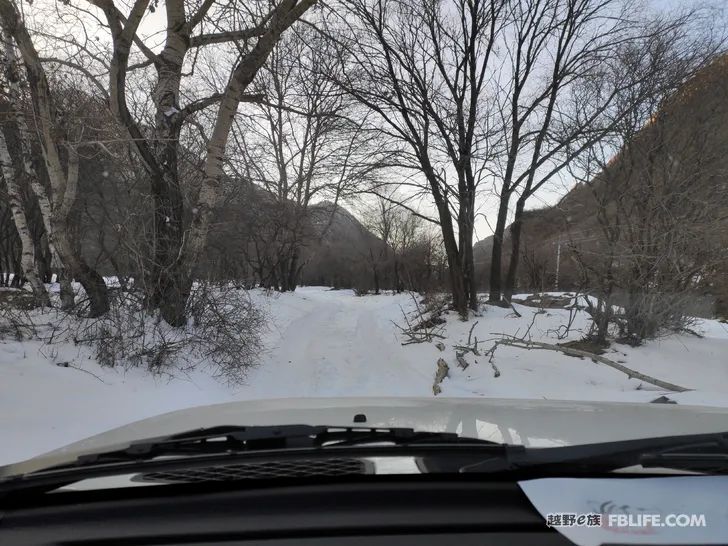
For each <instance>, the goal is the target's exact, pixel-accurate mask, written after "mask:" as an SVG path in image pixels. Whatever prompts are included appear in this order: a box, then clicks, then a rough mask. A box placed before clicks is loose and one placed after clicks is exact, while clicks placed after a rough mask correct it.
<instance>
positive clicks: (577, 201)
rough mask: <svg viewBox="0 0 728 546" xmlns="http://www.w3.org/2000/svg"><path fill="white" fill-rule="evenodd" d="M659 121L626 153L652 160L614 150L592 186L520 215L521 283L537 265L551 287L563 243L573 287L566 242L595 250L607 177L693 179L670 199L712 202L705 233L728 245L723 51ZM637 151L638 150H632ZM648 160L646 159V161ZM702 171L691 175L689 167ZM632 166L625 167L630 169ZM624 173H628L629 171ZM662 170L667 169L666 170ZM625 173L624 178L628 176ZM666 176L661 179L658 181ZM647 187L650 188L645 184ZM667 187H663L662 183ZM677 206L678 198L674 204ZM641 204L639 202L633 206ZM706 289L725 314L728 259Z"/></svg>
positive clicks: (727, 59) (562, 263) (482, 249)
mask: <svg viewBox="0 0 728 546" xmlns="http://www.w3.org/2000/svg"><path fill="white" fill-rule="evenodd" d="M658 115H659V116H660V121H661V123H660V124H659V126H658V125H657V124H652V123H651V124H649V125H647V126H646V127H644V128H643V129H642V130H641V131H640V132H639V133H638V135H637V136H636V137H635V139H634V140H633V142H632V147H631V149H632V152H631V153H632V154H633V155H632V156H630V157H635V155H636V154H640V155H639V157H644V158H648V159H649V160H650V161H652V163H653V165H657V166H658V168H655V167H652V170H648V166H646V165H643V164H640V165H639V166H638V167H637V168H636V169H635V168H634V167H629V165H628V166H627V167H625V166H624V164H625V163H626V161H627V160H626V159H624V158H623V157H622V156H621V154H618V155H617V156H615V158H614V159H613V160H612V161H611V162H610V164H609V166H608V167H607V169H608V174H609V177H607V176H606V175H604V176H603V175H599V176H598V177H596V178H595V179H594V180H593V181H592V182H591V187H589V186H586V185H584V184H578V185H576V186H575V187H574V188H572V189H571V191H569V192H568V193H567V194H566V195H565V196H564V197H563V198H562V199H561V200H560V201H559V203H558V204H556V205H554V206H552V207H546V208H542V209H538V210H531V211H528V212H527V213H526V215H525V217H524V222H523V231H522V241H523V242H522V253H523V254H522V256H524V257H527V258H528V259H530V263H529V260H526V263H524V260H523V259H522V260H521V268H520V275H519V283H520V285H521V286H528V285H529V284H531V283H532V279H530V278H529V273H533V271H534V269H535V268H540V269H541V271H542V272H543V276H544V277H545V279H546V285H552V283H553V281H554V278H555V274H556V254H557V253H556V249H557V247H558V246H559V242H561V245H560V246H561V250H562V252H561V255H560V258H561V259H560V260H559V277H560V281H561V282H560V284H561V286H568V285H569V284H572V285H576V284H577V283H578V282H579V280H578V279H579V271H578V267H577V264H576V262H575V261H574V258H573V256H571V254H570V253H569V252H568V249H567V245H566V242H569V241H570V242H573V243H574V244H577V245H579V246H580V247H581V248H582V249H583V252H585V254H586V255H593V256H598V255H599V253H600V250H599V245H600V241H601V240H602V238H603V234H601V232H600V228H599V225H598V223H597V218H596V211H597V205H596V201H595V197H594V195H595V193H599V192H600V185H602V184H606V183H607V182H606V180H607V179H608V178H609V179H611V180H618V181H622V180H624V181H626V182H620V183H629V184H630V188H631V189H634V188H635V185H637V186H636V187H637V188H640V187H641V186H640V185H644V187H643V188H642V190H641V191H644V192H645V195H649V194H650V192H653V191H663V192H664V191H668V192H671V191H673V190H671V189H669V188H670V187H669V186H667V184H671V183H672V182H670V181H671V180H676V181H677V183H680V184H683V185H685V184H686V182H685V181H686V180H688V181H692V182H691V186H690V189H689V191H688V192H687V193H689V194H690V195H689V196H688V195H684V192H685V189H684V188H681V189H680V190H679V192H680V193H678V194H676V196H675V197H676V199H678V200H679V199H686V198H688V197H689V198H690V199H692V200H697V201H699V200H703V201H705V202H706V203H710V205H711V207H715V206H716V205H718V206H719V207H724V210H725V215H724V221H723V224H722V226H717V225H715V224H711V226H712V228H711V230H712V231H711V233H705V234H704V235H703V236H704V237H712V238H716V237H717V238H721V240H722V241H723V245H724V247H725V248H728V222H726V221H725V218H728V153H726V151H727V150H728V55H727V56H723V57H721V58H719V59H717V60H716V61H714V62H713V63H711V64H710V65H708V66H707V67H705V68H704V69H702V70H701V71H699V72H698V73H697V74H696V75H695V76H694V77H693V78H691V79H690V80H689V81H688V82H686V83H685V84H684V85H683V86H682V88H681V89H680V90H679V91H678V92H677V93H675V95H674V96H672V97H671V98H670V99H668V100H667V101H665V103H664V104H663V105H662V108H661V110H660V112H659V114H658ZM635 150H636V151H635ZM645 162H646V160H645ZM698 168H699V169H700V171H699V172H700V173H703V174H702V175H701V176H695V169H698ZM630 169H631V170H630ZM627 173H629V174H627ZM665 173H667V174H665ZM626 176H629V177H630V178H629V179H628V180H627V179H626V178H624V177H626ZM663 180H664V181H663ZM650 185H651V186H650ZM666 188H667V189H666ZM675 206H676V207H678V210H679V206H680V205H679V202H677V203H676V204H675ZM637 208H639V207H637ZM508 234H509V230H508V229H507V230H506V241H505V243H504V270H505V267H506V266H507V259H508V254H509V252H510V238H509V236H508ZM492 244H493V243H492V237H490V238H487V239H484V240H482V241H479V242H478V243H476V244H475V245H474V252H475V261H476V265H479V266H480V267H481V268H486V271H487V268H488V267H489V264H490V251H491V249H492ZM705 281H706V287H709V289H710V290H711V292H712V293H713V294H714V295H715V296H716V298H717V302H718V305H719V307H720V306H723V308H724V311H723V312H724V313H726V314H728V263H723V265H722V266H720V267H719V268H718V270H716V272H715V277H714V278H711V279H705Z"/></svg>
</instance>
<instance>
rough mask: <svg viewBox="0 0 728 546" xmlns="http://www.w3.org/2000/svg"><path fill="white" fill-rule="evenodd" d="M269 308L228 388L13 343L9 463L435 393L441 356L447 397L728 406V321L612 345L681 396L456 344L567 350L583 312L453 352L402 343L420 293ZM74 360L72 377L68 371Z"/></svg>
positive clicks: (5, 448) (331, 296)
mask: <svg viewBox="0 0 728 546" xmlns="http://www.w3.org/2000/svg"><path fill="white" fill-rule="evenodd" d="M252 297H253V298H254V300H255V302H256V303H257V304H258V305H259V306H261V307H262V308H263V309H264V311H265V312H266V314H267V316H268V319H269V328H268V330H267V331H266V333H265V339H264V344H265V347H266V350H265V352H264V354H262V355H261V359H260V364H259V366H258V367H257V368H256V369H254V370H252V371H251V372H250V373H249V375H248V377H247V380H246V384H245V385H242V386H237V387H231V386H227V385H225V384H223V383H220V382H218V381H217V380H215V379H214V378H213V377H211V375H210V374H209V373H208V371H207V370H204V369H198V370H195V371H193V372H189V373H181V372H180V373H178V374H176V377H173V378H172V377H153V376H150V375H149V374H147V373H146V372H145V371H143V370H140V369H132V370H129V371H127V372H124V371H121V370H117V369H111V368H103V367H101V366H99V365H98V364H97V363H96V362H95V361H94V360H93V358H92V357H91V356H90V355H91V352H90V350H89V349H88V348H86V347H82V346H74V345H73V344H71V343H56V344H54V345H51V346H48V345H43V344H42V343H41V342H39V341H23V342H18V341H14V340H12V339H2V340H0V435H1V436H0V437H1V438H2V439H3V440H2V442H1V443H0V464H8V463H11V462H16V461H19V460H23V459H26V458H29V457H32V456H35V455H39V454H41V453H44V452H46V451H49V450H51V449H55V448H57V447H60V446H62V445H65V444H68V443H71V442H73V441H76V440H80V439H82V438H85V437H87V436H90V435H92V434H96V433H99V432H103V431H105V430H108V429H110V428H113V427H116V426H120V425H123V424H126V423H129V422H132V421H135V420H138V419H142V418H145V417H150V416H153V415H158V414H161V413H164V412H168V411H172V410H176V409H183V408H188V407H193V406H199V405H206V404H213V403H220V402H227V401H234V400H251V399H263V398H279V397H323V396H344V397H353V396H424V397H429V396H433V393H432V383H433V378H434V373H435V369H436V362H437V359H438V358H444V359H445V360H446V362H447V363H448V365H449V376H448V377H447V378H446V379H445V380H444V381H443V382H442V385H441V388H442V393H441V394H440V395H439V396H443V397H497V398H531V399H532V398H542V399H552V400H601V401H629V402H650V401H651V400H654V399H655V398H658V397H659V396H661V395H666V396H668V397H669V398H670V399H671V400H675V401H677V402H678V403H679V404H690V405H701V404H702V405H713V406H728V359H727V358H726V355H728V325H726V324H723V323H720V322H718V321H712V320H705V321H703V322H702V323H701V325H700V326H699V329H700V330H701V332H702V333H703V335H704V337H703V338H698V337H696V336H692V335H687V334H686V335H673V336H670V337H667V338H663V339H660V340H656V341H653V342H650V343H647V344H646V345H645V346H642V347H637V348H632V347H627V346H624V345H617V344H613V346H612V347H611V348H610V349H608V352H607V353H605V355H604V356H606V357H608V358H610V359H612V360H615V361H619V362H621V363H623V364H624V365H625V366H628V367H630V368H632V369H634V370H636V371H639V372H642V373H646V374H649V375H653V376H655V377H657V378H659V379H662V380H664V381H669V382H672V383H676V384H678V385H682V386H684V387H687V388H690V389H693V390H691V391H689V392H685V393H679V394H677V393H669V392H665V391H662V390H660V389H657V388H656V387H652V386H651V385H648V384H644V383H642V382H640V381H638V380H635V379H630V378H628V377H627V376H626V375H625V374H624V373H622V372H620V371H617V370H615V369H612V368H610V367H608V366H605V365H604V364H599V363H595V362H592V361H591V360H587V359H580V358H574V357H570V356H566V355H564V354H562V353H558V352H554V351H544V350H525V349H521V348H514V347H507V346H500V347H498V349H497V350H496V351H495V360H494V362H495V364H496V365H497V367H498V369H499V370H500V372H501V373H500V377H497V378H496V377H494V373H493V368H492V367H491V365H490V364H489V363H488V358H487V357H485V356H481V357H478V356H474V355H473V354H471V353H468V354H466V356H465V358H466V360H467V361H468V363H469V364H470V365H469V367H468V368H467V369H466V370H461V369H460V368H459V367H458V366H457V365H456V360H455V349H454V348H453V346H455V345H462V344H465V343H466V341H467V338H468V333H469V331H470V329H471V327H472V326H473V324H474V323H475V321H477V325H475V327H474V328H473V333H472V335H473V338H476V337H477V339H478V341H479V349H480V352H481V354H483V353H484V352H485V350H487V349H488V348H490V347H491V346H492V344H493V341H492V339H493V338H496V337H498V336H499V335H500V334H510V335H517V336H523V335H525V333H526V331H527V330H528V326H529V324H530V323H531V321H532V320H533V326H532V327H531V329H530V331H529V335H530V336H531V338H532V339H533V340H535V341H546V342H549V343H557V342H560V341H566V340H576V339H580V338H581V336H582V334H583V330H584V329H585V328H586V327H587V319H586V316H585V315H584V314H583V313H579V314H578V315H577V316H576V320H575V321H574V324H573V327H572V329H571V332H570V333H569V335H568V336H567V337H566V338H565V339H564V340H558V339H557V337H556V333H555V331H556V330H557V329H558V327H559V326H561V325H563V324H566V322H567V321H568V313H569V312H568V311H567V310H563V309H546V310H544V311H545V312H543V313H541V314H537V315H536V316H535V318H534V312H536V311H537V309H535V308H533V307H526V306H522V305H516V306H515V308H516V310H518V312H519V313H520V314H521V315H522V316H521V317H520V318H519V317H516V316H515V314H514V313H513V311H512V310H511V309H502V308H499V307H493V306H484V307H483V310H482V312H481V313H480V315H481V316H478V317H473V318H472V319H471V320H470V321H467V322H463V321H461V320H459V318H458V316H457V315H456V314H454V313H450V314H448V315H445V317H446V318H447V323H446V324H445V325H444V328H443V330H442V332H441V333H442V334H443V335H444V336H445V339H444V340H442V341H443V343H444V344H445V346H446V349H445V351H443V352H440V351H439V350H438V349H437V347H436V346H435V344H434V342H433V343H422V344H414V345H407V346H402V344H401V343H402V341H403V339H402V337H401V335H400V334H399V333H398V331H397V329H396V328H395V326H394V325H393V324H392V323H393V322H396V323H398V324H402V323H403V320H402V311H403V310H404V311H406V312H411V311H412V310H413V308H414V302H413V299H412V297H411V296H410V295H408V294H399V295H380V296H364V297H357V296H355V295H354V294H353V292H352V291H349V290H330V289H328V288H322V287H303V288H299V289H298V290H296V292H295V293H286V294H272V295H271V294H266V293H264V292H263V291H254V292H252ZM60 362H68V363H69V364H70V366H71V367H61V366H58V365H56V364H57V363H60Z"/></svg>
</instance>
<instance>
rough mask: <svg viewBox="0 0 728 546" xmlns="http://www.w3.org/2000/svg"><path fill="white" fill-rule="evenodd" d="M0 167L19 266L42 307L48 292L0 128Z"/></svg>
mask: <svg viewBox="0 0 728 546" xmlns="http://www.w3.org/2000/svg"><path fill="white" fill-rule="evenodd" d="M0 169H1V170H2V174H3V178H4V179H5V187H6V189H7V192H8V202H9V205H10V211H11V213H12V217H13V222H14V223H15V228H16V229H17V231H18V236H19V238H20V267H21V270H22V271H23V276H24V277H25V278H26V279H27V280H28V282H29V283H30V287H31V289H32V290H33V297H34V298H35V301H36V303H37V304H38V305H40V306H44V307H45V306H49V305H50V299H49V297H48V292H46V289H45V286H43V283H42V282H41V280H40V276H39V275H38V271H37V269H36V261H35V244H34V243H33V238H32V236H31V234H30V229H29V228H28V219H27V217H26V215H25V210H24V208H23V201H22V197H21V192H20V186H19V185H18V183H17V180H16V177H15V174H16V173H15V169H14V168H13V161H12V158H11V157H10V151H9V150H8V146H7V142H6V140H5V133H4V132H3V131H2V129H0Z"/></svg>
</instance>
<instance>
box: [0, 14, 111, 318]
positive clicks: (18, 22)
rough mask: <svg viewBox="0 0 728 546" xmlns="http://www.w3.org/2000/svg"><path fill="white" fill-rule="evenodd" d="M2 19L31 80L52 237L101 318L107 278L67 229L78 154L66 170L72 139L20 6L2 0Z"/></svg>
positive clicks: (72, 153)
mask: <svg viewBox="0 0 728 546" xmlns="http://www.w3.org/2000/svg"><path fill="white" fill-rule="evenodd" d="M0 19H2V24H3V27H4V28H5V31H6V32H7V33H8V34H10V35H11V36H12V37H13V38H14V40H15V41H16V42H17V44H18V48H19V49H20V52H21V55H22V59H23V63H24V64H25V69H26V73H27V76H28V88H29V89H30V93H31V97H32V100H33V108H34V110H35V114H36V120H37V121H38V128H39V133H40V140H41V147H42V150H43V159H44V161H45V165H46V169H47V171H48V178H49V180H50V185H51V195H52V203H53V208H52V214H51V216H52V221H51V222H50V224H51V231H50V233H49V235H52V240H53V243H54V244H56V245H57V249H58V253H59V255H60V257H61V259H62V261H63V263H64V265H65V264H68V265H69V266H70V267H71V272H72V273H73V275H74V276H75V277H76V278H77V279H78V280H79V282H80V283H81V284H82V285H83V286H84V288H85V289H86V290H87V295H88V297H89V299H90V300H91V304H90V312H91V314H92V315H93V316H98V315H99V314H101V313H104V312H106V311H107V310H108V307H109V302H108V295H107V291H106V285H105V284H104V281H103V278H101V277H100V276H99V275H98V273H96V272H95V271H93V270H91V268H89V267H88V265H87V264H85V263H84V262H83V260H82V259H81V257H80V255H77V254H76V252H75V249H74V248H73V246H72V245H71V244H70V239H69V233H68V229H67V226H68V217H69V215H70V212H71V209H72V207H73V204H74V202H75V200H76V192H77V190H78V167H79V158H78V153H77V152H76V150H75V149H74V148H73V147H72V146H68V150H67V163H66V169H64V168H63V163H62V161H61V155H62V154H61V149H60V148H61V146H62V143H66V142H68V135H66V134H64V133H62V131H61V129H62V126H63V124H62V123H60V122H59V121H60V120H59V117H60V116H58V115H57V112H56V109H55V105H54V103H53V98H52V95H51V91H50V86H49V85H48V79H47V77H46V74H45V70H44V69H43V65H42V63H41V60H40V57H39V56H38V52H37V51H36V50H35V46H34V45H33V41H32V39H31V37H30V34H29V33H28V30H27V29H26V28H25V26H24V25H23V22H22V19H21V17H20V14H19V13H18V10H17V8H16V6H15V5H14V4H13V3H12V2H10V1H9V0H0ZM56 226H60V227H61V232H60V233H57V232H56V231H57V228H56ZM99 281H100V283H99Z"/></svg>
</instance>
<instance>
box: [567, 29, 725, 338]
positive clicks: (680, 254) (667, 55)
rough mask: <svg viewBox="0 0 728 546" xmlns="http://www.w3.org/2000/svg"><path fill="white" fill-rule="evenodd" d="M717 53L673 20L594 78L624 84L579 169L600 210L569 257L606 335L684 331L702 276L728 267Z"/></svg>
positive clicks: (599, 332)
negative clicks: (579, 272)
mask: <svg viewBox="0 0 728 546" xmlns="http://www.w3.org/2000/svg"><path fill="white" fill-rule="evenodd" d="M714 53H715V44H714V43H707V42H706V41H705V38H704V37H703V36H698V37H696V34H695V33H693V32H691V31H690V29H689V27H686V26H676V27H673V28H672V31H671V32H668V33H664V34H662V35H659V36H657V35H656V36H653V37H651V38H649V39H646V40H644V41H642V42H640V43H634V44H630V45H629V46H627V47H624V48H623V49H622V50H621V51H620V55H619V56H617V57H616V58H615V60H614V62H612V63H610V64H609V65H607V66H605V70H604V72H603V78H602V79H600V80H599V81H598V83H597V81H595V82H593V85H595V86H598V87H607V88H609V87H611V88H620V89H621V90H620V92H619V93H618V94H617V100H616V101H615V103H614V105H613V108H610V109H609V110H608V111H607V112H605V116H608V117H609V120H608V121H607V122H606V124H607V125H608V126H610V128H611V130H610V131H609V133H608V135H607V137H606V138H605V139H603V140H602V141H601V142H600V143H599V144H598V145H594V146H591V147H590V148H589V149H588V151H587V153H585V154H582V156H581V157H580V158H579V160H578V162H576V163H575V165H574V167H575V169H574V174H575V175H576V176H577V177H579V178H580V179H581V180H582V181H583V183H584V186H585V188H587V189H588V194H587V195H588V198H589V199H588V201H587V205H588V206H589V208H590V210H593V211H594V214H593V217H592V218H591V219H590V221H589V222H585V221H583V220H582V222H581V225H580V227H579V235H580V239H581V241H574V242H572V244H571V252H572V254H573V255H574V256H575V257H576V259H577V261H578V263H579V264H580V266H581V269H582V272H583V274H584V277H585V285H586V286H587V287H588V288H590V289H591V293H592V295H593V298H592V301H591V302H590V306H589V308H590V312H591V314H592V317H593V319H594V327H593V329H592V337H593V338H594V339H595V340H597V341H600V342H604V341H605V340H606V338H607V336H608V334H609V327H610V325H612V324H614V325H616V326H617V327H618V329H619V332H620V334H621V335H622V336H623V337H624V338H625V339H627V340H629V341H630V342H632V343H640V342H641V341H642V340H643V339H646V338H650V337H654V336H655V335H657V334H659V333H660V331H662V330H664V329H672V330H676V329H677V330H679V329H681V328H684V327H685V326H686V324H687V323H686V318H685V315H686V312H687V311H688V309H689V307H690V304H691V302H692V300H694V299H695V298H696V296H697V294H698V291H699V287H700V285H701V283H702V282H703V279H704V278H705V276H706V275H708V274H709V272H710V271H712V270H713V269H714V268H715V267H716V266H717V265H718V264H721V263H722V264H725V263H726V259H727V258H728V256H727V255H726V252H725V240H724V239H723V238H722V236H721V233H723V232H724V230H725V226H726V218H727V217H726V213H725V211H726V207H727V206H728V203H727V202H726V200H725V199H721V198H720V197H719V196H722V195H725V187H724V186H725V176H726V173H728V164H726V161H725V158H724V154H723V150H722V146H723V144H722V143H723V142H724V138H725V136H724V135H725V128H724V127H723V126H722V124H721V122H720V121H719V120H720V116H719V115H717V113H716V112H717V111H718V109H719V108H720V106H719V105H720V104H721V103H722V101H724V100H725V97H727V96H728V88H726V85H725V80H723V78H724V77H725V59H724V58H720V59H718V60H716V61H714V62H713V63H712V64H709V65H708V66H707V67H706V64H707V63H708V62H709V61H710V60H711V59H712V57H713V54H714ZM631 78H633V79H634V81H633V85H631V86H629V87H628V88H624V87H623V85H622V84H623V82H624V80H625V79H631ZM591 91H592V92H594V91H595V87H592V88H591ZM615 118H618V121H617V122H616V123H614V120H615ZM721 180H722V181H723V182H721ZM721 184H722V186H723V187H722V189H719V188H721ZM567 227H568V224H567Z"/></svg>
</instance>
